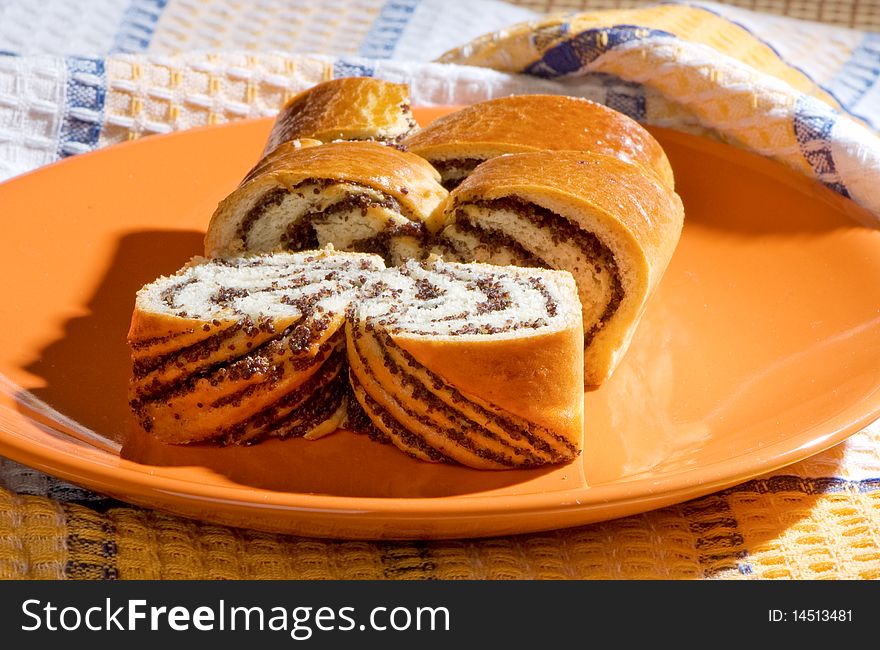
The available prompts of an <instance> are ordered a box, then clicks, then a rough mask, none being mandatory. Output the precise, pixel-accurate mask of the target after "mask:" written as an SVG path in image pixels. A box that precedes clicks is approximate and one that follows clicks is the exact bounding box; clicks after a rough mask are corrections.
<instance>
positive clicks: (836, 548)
mask: <svg viewBox="0 0 880 650" xmlns="http://www.w3.org/2000/svg"><path fill="white" fill-rule="evenodd" d="M585 4H586V3H585ZM349 75H372V76H377V77H382V78H386V79H390V80H395V81H402V82H406V83H408V84H409V86H410V88H411V91H412V96H413V100H414V103H416V104H418V105H442V104H465V103H470V102H474V101H479V100H483V99H488V98H491V97H497V96H502V95H507V94H511V93H536V92H541V93H560V94H568V95H579V96H584V97H588V98H590V99H593V100H595V101H599V102H602V103H605V104H607V105H609V106H611V107H613V108H615V109H617V110H620V111H622V112H625V113H627V114H628V115H630V116H632V117H634V118H635V119H637V120H639V121H641V122H643V123H646V124H651V125H657V126H662V127H668V128H674V129H680V130H683V131H687V132H691V133H697V134H700V135H702V136H705V137H711V138H716V139H720V140H722V141H724V142H727V143H730V144H733V145H735V146H739V147H743V148H746V149H749V150H752V151H755V152H758V153H760V154H762V155H765V156H768V157H771V158H774V159H776V160H778V161H780V162H782V163H783V164H786V165H788V166H790V167H792V168H794V169H796V170H798V171H799V172H801V173H803V174H805V175H807V176H810V177H812V178H815V179H816V180H817V181H818V182H821V183H823V184H825V185H826V186H828V187H830V188H831V189H832V190H834V191H836V192H838V193H839V194H841V195H843V196H846V197H849V198H850V199H852V200H853V201H855V202H856V203H858V204H860V205H861V206H862V207H864V208H866V211H865V214H866V215H867V216H866V220H867V221H869V225H872V226H875V225H877V223H878V221H880V139H878V137H877V135H876V132H877V129H878V128H880V34H877V33H872V32H865V31H858V30H853V29H846V28H842V27H834V26H830V25H824V24H818V23H809V22H803V21H797V20H793V19H790V18H786V17H784V16H770V15H765V14H759V13H753V12H749V11H745V10H742V9H737V8H735V7H731V6H728V5H723V4H713V3H689V4H683V3H663V4H658V5H655V6H651V7H647V8H642V9H635V10H615V11H596V12H578V13H570V14H565V15H551V16H544V15H538V14H536V13H535V12H532V11H529V10H526V9H523V8H521V7H517V6H513V5H509V4H506V3H503V2H500V1H497V0H453V1H445V0H331V1H330V2H325V3H315V2H310V1H308V0H260V1H259V2H255V3H241V2H238V1H233V0H95V1H94V2H90V3H88V4H87V5H85V4H84V3H81V2H78V1H76V0H44V1H43V2H40V3H34V2H30V1H29V0H0V179H4V178H9V177H12V176H14V175H17V174H20V173H23V172H26V171H29V170H31V169H35V168H37V167H39V166H41V165H45V164H47V163H50V162H53V161H55V160H58V159H61V158H65V157H68V156H72V155H77V154H80V153H83V152H87V151H90V150H92V149H95V148H99V147H105V146H108V145H111V144H114V143H118V142H123V141H126V140H131V139H135V138H139V137H142V136H149V135H152V134H161V133H167V132H170V131H175V130H181V129H188V128H193V127H197V126H201V125H207V124H218V123H222V122H226V121H230V120H236V119H242V118H250V117H262V116H270V115H273V114H274V113H275V112H276V111H277V110H278V108H279V107H280V106H281V105H282V104H283V103H284V102H285V101H286V100H287V99H288V98H290V97H291V96H293V95H294V94H295V93H297V92H299V91H301V90H303V89H305V88H307V87H309V86H310V85H313V84H314V83H317V82H319V81H322V80H325V79H329V78H333V77H339V76H349ZM872 215H873V216H872ZM0 577H5V578H9V577H39V578H65V577H66V578H104V579H107V578H200V577H213V578H306V579H312V578H487V579H491V578H652V577H661V578H664V577H665V578H817V577H829V578H880V426H878V424H877V423H875V424H874V425H871V426H870V427H868V428H866V429H865V430H863V431H861V432H859V433H857V434H855V435H854V436H852V437H851V438H850V439H848V440H847V441H846V442H845V443H843V444H841V445H838V446H837V447H834V448H833V449H830V450H828V451H826V452H823V453H821V454H819V455H817V456H814V457H812V458H810V459H808V460H806V461H803V462H801V463H798V464H796V465H793V466H791V467H788V468H785V469H783V470H781V471H779V472H776V473H774V474H772V475H768V476H765V477H762V478H760V479H757V480H753V481H748V482H746V483H743V484H742V485H740V486H737V487H734V488H731V489H728V490H725V491H723V492H719V493H717V494H714V495H711V496H708V497H704V498H701V499H696V500H694V501H690V502H687V503H684V504H680V505H677V506H672V507H669V508H664V509H662V510H657V511H653V512H649V513H645V514H643V515H637V516H634V517H627V518H624V519H619V520H615V521H609V522H604V523H601V524H595V525H591V526H584V527H580V528H576V529H570V530H561V531H555V532H551V533H540V534H531V535H520V536H512V537H505V538H496V539H490V540H460V541H436V542H366V541H365V542H353V541H335V540H309V539H302V538H295V537H286V536H280V535H271V534H266V533H260V532H256V531H247V530H236V529H230V528H225V527H222V526H214V525H210V524H205V523H200V522H195V521H189V520H185V519H181V518H178V517H174V516H171V515H165V514H163V513H159V512H154V511H150V510H145V509H141V508H136V507H133V506H129V505H127V504H125V503H122V502H119V501H116V500H113V499H109V498H106V497H104V496H102V495H99V494H95V493H93V492H90V491H88V490H84V489H82V488H79V487H77V486H73V485H70V484H68V483H65V482H63V481H60V480H57V479H55V478H53V477H50V476H47V475H45V474H43V473H41V472H39V471H37V470H34V469H31V468H28V467H24V466H22V465H20V464H18V463H15V462H13V461H11V460H7V459H2V458H0Z"/></svg>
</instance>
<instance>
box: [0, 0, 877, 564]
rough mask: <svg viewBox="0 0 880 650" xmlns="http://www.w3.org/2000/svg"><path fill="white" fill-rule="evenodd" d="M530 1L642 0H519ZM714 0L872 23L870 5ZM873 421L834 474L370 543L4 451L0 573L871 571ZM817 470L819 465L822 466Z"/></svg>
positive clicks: (828, 466) (824, 459) (590, 5)
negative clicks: (180, 502)
mask: <svg viewBox="0 0 880 650" xmlns="http://www.w3.org/2000/svg"><path fill="white" fill-rule="evenodd" d="M514 4H517V5H520V6H523V7H527V8H529V9H533V10H536V11H575V10H583V9H606V8H621V7H634V6H640V5H644V4H651V3H648V2H640V1H638V0H580V1H579V0H543V1H542V0H534V1H533V0H516V1H515V2H514ZM725 4H732V5H737V6H739V7H743V8H746V9H752V10H758V11H765V12H771V13H776V14H781V15H787V16H791V17H795V18H803V19H809V20H816V21H821V22H825V23H828V24H836V25H844V26H848V27H856V28H861V29H869V30H878V29H880V0H855V1H852V2H850V1H846V0H734V1H732V2H727V3H725ZM878 450H880V430H877V429H876V428H875V429H874V430H873V433H870V432H869V433H868V434H867V435H862V438H861V439H860V442H859V443H858V445H857V446H856V447H855V448H853V446H850V448H849V449H848V450H847V452H846V453H848V454H856V455H859V456H860V458H861V459H862V461H863V463H862V464H863V466H864V467H868V468H871V469H876V471H873V472H872V473H871V472H869V473H870V474H871V476H873V477H874V478H867V479H849V478H845V477H834V476H833V468H834V467H835V466H836V463H837V461H838V460H839V458H840V457H841V455H842V454H843V453H844V452H843V450H842V449H841V448H839V447H838V448H835V449H832V450H830V451H828V452H825V453H824V454H821V455H820V456H817V457H815V458H812V459H809V460H808V461H805V462H803V463H799V464H798V465H795V466H792V467H789V468H786V470H785V471H783V472H777V473H775V474H773V475H771V476H766V477H761V478H759V479H756V480H752V481H748V482H747V483H744V484H742V485H740V486H737V487H736V488H733V489H730V490H726V491H723V492H720V493H716V494H713V495H710V496H707V497H703V498H699V499H696V500H693V501H688V502H685V503H682V504H678V505H675V506H671V507H667V508H663V509H660V510H655V511H652V512H648V513H644V514H641V515H637V516H632V517H626V518H623V519H617V520H613V521H607V522H603V523H599V524H594V525H589V526H583V527H579V528H574V529H565V530H557V531H552V532H546V533H536V534H525V535H516V536H509V537H500V538H491V539H479V540H455V541H430V542H427V541H426V542H394V541H383V542H369V541H341V540H330V539H307V538H299V537H292V536H283V535H274V534H268V533H262V532H257V531H251V530H243V529H233V528H227V527H223V526H217V525H211V524H206V523H202V522H199V521H192V520H188V519H183V518H179V517H175V516H172V515H168V514H164V513H162V512H157V511H152V510H148V509H142V508H137V507H133V506H129V505H127V504H124V503H121V502H119V501H116V500H113V499H109V498H106V497H103V496H101V495H97V494H94V493H91V492H89V491H87V490H83V489H81V488H78V487H76V486H73V485H69V484H66V483H62V482H60V481H57V480H55V479H52V478H50V477H48V476H46V475H44V474H42V473H40V472H38V471H36V470H33V469H30V468H27V467H24V466H21V465H18V464H16V463H14V462H12V461H9V460H6V459H2V458H0V578H49V579H57V578H88V579H113V578H123V579H142V578H163V579H164V578H169V579H170V578H228V579H237V578H300V579H368V578H370V579H424V578H437V579H459V578H473V579H506V578H511V579H514V578H518V579H543V578H563V579H636V578H675V579H700V578H723V579H738V578H768V579H769V578H794V579H805V578H854V579H876V578H880V478H877V477H880V451H878ZM825 470H828V471H825Z"/></svg>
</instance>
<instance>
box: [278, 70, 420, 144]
mask: <svg viewBox="0 0 880 650" xmlns="http://www.w3.org/2000/svg"><path fill="white" fill-rule="evenodd" d="M413 126H414V123H413V122H412V117H411V115H410V108H409V89H408V88H407V86H406V85H405V84H398V83H392V82H390V81H383V80H382V79H374V78H372V77H345V78H342V79H333V80H331V81H325V82H323V83H319V84H317V85H316V86H313V87H312V88H309V89H308V90H306V91H304V92H301V93H300V94H298V95H296V96H295V97H293V98H292V99H291V100H290V101H289V102H287V104H286V105H285V106H284V108H282V109H281V111H280V112H279V113H278V117H277V118H276V120H275V124H274V125H273V127H272V131H271V133H270V134H269V141H268V143H267V145H266V149H265V151H264V154H266V153H269V152H270V151H272V150H273V149H275V148H276V147H277V146H278V145H280V144H282V143H283V142H288V141H290V140H296V139H299V138H314V139H316V140H321V141H322V142H332V141H333V140H394V139H396V138H398V137H400V136H402V135H405V134H406V133H408V132H409V131H410V130H411V129H412V128H413Z"/></svg>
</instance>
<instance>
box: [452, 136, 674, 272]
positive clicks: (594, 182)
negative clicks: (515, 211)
mask: <svg viewBox="0 0 880 650" xmlns="http://www.w3.org/2000/svg"><path fill="white" fill-rule="evenodd" d="M511 195H513V196H519V197H521V198H523V199H525V200H527V201H529V202H532V203H535V204H537V205H542V206H543V207H546V208H548V209H551V210H554V208H557V207H559V206H569V207H570V208H571V211H570V213H569V214H566V215H565V216H567V217H572V218H574V219H575V220H577V219H578V218H579V217H580V218H582V219H583V220H582V221H580V222H579V223H578V222H577V221H576V223H577V225H579V226H581V227H582V228H584V229H586V230H590V229H591V228H592V220H591V219H589V220H587V216H588V215H593V214H595V211H597V210H598V211H599V212H600V213H601V214H602V215H605V217H604V220H605V221H606V223H608V224H609V225H612V226H614V227H615V228H618V229H619V230H621V231H622V232H627V233H629V235H630V236H631V237H632V239H633V240H634V241H635V242H636V244H637V245H638V247H639V249H640V250H642V251H643V252H644V254H645V257H646V259H647V262H648V265H649V266H651V267H655V266H656V265H657V264H662V266H663V268H665V266H666V263H667V262H668V261H669V258H670V257H671V256H672V251H673V250H674V248H675V246H676V245H677V243H678V238H679V235H680V233H681V227H682V223H683V221H684V208H683V206H682V203H681V199H680V198H679V196H678V195H677V194H676V193H675V192H673V191H672V190H670V189H669V188H668V187H664V185H663V184H662V183H660V182H659V181H658V180H657V179H655V178H654V177H652V176H650V175H646V174H644V173H643V172H642V169H641V168H640V167H637V166H635V165H631V164H629V163H626V162H623V161H621V160H619V159H617V158H614V157H611V156H604V155H598V154H591V153H586V152H574V151H558V152H535V153H526V154H517V155H512V156H503V157H498V158H493V159H492V160H488V161H486V162H485V163H483V164H482V165H480V166H479V167H477V169H475V170H474V172H473V173H471V175H470V176H468V178H466V179H465V180H464V182H462V184H461V185H459V186H458V188H456V190H455V191H453V192H452V194H451V195H450V201H449V205H448V207H447V216H449V215H451V213H452V211H454V209H455V206H456V205H458V204H461V203H467V202H470V201H475V200H490V199H495V198H501V197H504V196H511Z"/></svg>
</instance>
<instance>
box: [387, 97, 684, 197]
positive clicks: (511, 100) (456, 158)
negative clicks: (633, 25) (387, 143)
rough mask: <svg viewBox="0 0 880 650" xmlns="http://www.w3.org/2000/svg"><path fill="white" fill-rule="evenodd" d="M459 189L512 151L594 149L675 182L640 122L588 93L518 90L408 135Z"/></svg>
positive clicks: (412, 146) (407, 143)
mask: <svg viewBox="0 0 880 650" xmlns="http://www.w3.org/2000/svg"><path fill="white" fill-rule="evenodd" d="M404 146H405V147H406V149H407V150H408V151H412V152H413V153H415V154H418V155H419V156H422V157H423V158H425V159H426V160H427V161H428V162H430V163H431V164H432V165H433V166H434V167H435V168H436V169H437V170H438V171H439V172H440V175H441V176H442V178H443V180H442V183H443V185H444V187H446V188H447V189H450V190H451V189H453V188H454V187H456V186H457V185H458V184H459V183H460V182H461V181H462V180H464V179H465V178H466V177H467V176H468V174H470V173H471V172H472V171H473V170H474V169H475V168H476V167H477V165H479V164H480V163H481V162H483V161H485V160H488V159H490V158H494V157H495V156H500V155H502V154H507V153H524V152H529V151H544V150H552V151H562V150H573V151H590V152H593V153H601V154H606V155H610V156H615V157H617V158H620V159H621V160H625V161H628V162H632V163H635V164H638V165H641V166H642V167H644V168H645V169H646V170H649V171H650V172H652V173H655V174H657V176H658V177H659V178H660V180H661V181H662V182H663V183H665V184H666V185H668V186H669V187H670V188H672V187H673V183H674V181H673V176H672V168H671V167H670V166H669V161H668V160H667V158H666V154H665V153H664V151H663V148H662V147H661V146H660V144H659V143H658V142H657V141H656V140H655V139H654V137H653V136H652V135H651V134H650V133H648V132H647V131H646V130H645V129H644V128H643V127H642V126H641V125H640V124H639V123H638V122H636V121H635V120H633V119H631V118H629V117H627V116H626V115H624V114H623V113H620V112H618V111H615V110H613V109H610V108H608V107H607V106H603V105H601V104H596V103H595V102H591V101H589V100H587V99H581V98H577V97H566V96H560V95H512V96H510V97H503V98H499V99H491V100H489V101H485V102H479V103H477V104H473V105H471V106H468V107H466V108H463V109H461V110H459V111H456V112H454V113H450V114H449V115H445V116H443V117H441V118H439V119H437V120H435V121H434V122H432V123H431V124H429V125H427V126H426V127H425V128H423V129H421V130H419V131H416V132H415V133H413V134H412V135H411V136H409V137H408V138H406V139H405V140H404Z"/></svg>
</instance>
